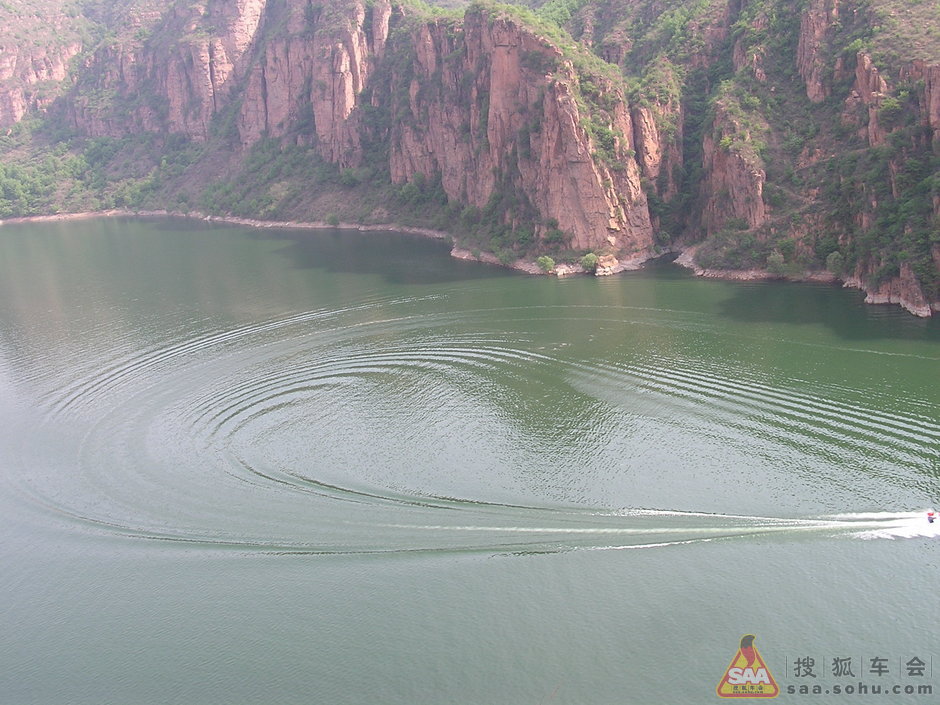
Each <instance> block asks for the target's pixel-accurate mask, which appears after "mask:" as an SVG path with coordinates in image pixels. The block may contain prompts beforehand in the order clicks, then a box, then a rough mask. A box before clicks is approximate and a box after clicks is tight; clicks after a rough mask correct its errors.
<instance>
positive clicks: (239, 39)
mask: <svg viewBox="0 0 940 705" xmlns="http://www.w3.org/2000/svg"><path fill="white" fill-rule="evenodd" d="M265 7H266V0H203V1H202V2H195V3H175V4H174V5H172V6H170V8H169V9H167V10H166V11H165V12H159V11H155V12H151V13H149V14H138V15H136V16H135V21H136V22H137V24H138V27H137V31H136V32H135V33H134V34H133V35H130V36H127V37H124V38H121V39H118V40H115V41H113V42H110V43H107V44H105V45H103V46H101V47H99V48H98V50H97V51H96V52H95V53H94V55H93V56H92V57H91V58H90V60H89V61H88V62H87V65H86V71H84V72H83V75H84V76H85V77H86V81H85V82H84V83H81V84H80V85H79V86H78V90H77V91H76V94H75V95H74V96H73V98H72V100H71V101H70V114H71V116H72V120H73V122H74V123H75V125H76V126H77V127H78V128H79V129H80V130H82V131H84V132H86V133H87V134H90V135H94V136H113V137H116V136H124V135H126V134H134V133H136V132H140V131H152V132H169V133H182V134H186V135H188V136H190V137H191V138H193V139H196V140H200V141H201V140H205V139H206V138H207V137H208V135H209V131H210V125H211V121H212V119H213V116H214V115H215V114H216V113H217V112H218V111H219V110H220V109H222V108H223V106H224V105H225V104H226V103H227V102H228V100H229V99H230V97H231V90H232V84H233V83H234V82H235V81H234V79H237V78H238V76H239V70H240V69H241V68H242V67H243V66H244V65H245V63H246V61H247V58H248V52H249V49H250V48H251V46H252V43H253V42H254V41H255V39H256V37H257V36H258V31H259V28H260V25H261V19H262V15H263V12H264V10H265Z"/></svg>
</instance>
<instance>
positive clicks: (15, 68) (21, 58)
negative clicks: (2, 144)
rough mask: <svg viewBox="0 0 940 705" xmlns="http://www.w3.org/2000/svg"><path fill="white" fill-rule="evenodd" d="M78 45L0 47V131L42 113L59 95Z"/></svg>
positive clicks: (74, 42) (76, 43)
mask: <svg viewBox="0 0 940 705" xmlns="http://www.w3.org/2000/svg"><path fill="white" fill-rule="evenodd" d="M81 50H82V44H81V42H79V41H73V42H68V43H66V44H61V45H58V46H50V47H43V46H23V45H19V46H17V45H13V44H9V45H0V128H7V127H9V126H10V125H13V124H14V123H16V122H19V120H20V119H21V118H22V117H23V116H24V115H26V113H27V112H30V111H36V110H42V109H44V108H45V107H46V106H48V105H49V103H51V102H52V100H53V99H54V98H55V97H56V96H58V95H59V94H60V93H61V89H62V84H63V82H64V81H65V79H66V78H67V76H68V68H69V62H70V61H71V59H72V58H73V57H74V56H77V55H78V54H79V53H80V52H81Z"/></svg>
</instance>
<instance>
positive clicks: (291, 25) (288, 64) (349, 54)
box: [238, 0, 392, 166]
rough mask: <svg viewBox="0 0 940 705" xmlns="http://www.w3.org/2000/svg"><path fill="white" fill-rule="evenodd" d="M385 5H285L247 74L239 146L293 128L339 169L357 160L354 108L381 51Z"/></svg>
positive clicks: (386, 15)
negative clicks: (278, 27) (277, 29)
mask: <svg viewBox="0 0 940 705" xmlns="http://www.w3.org/2000/svg"><path fill="white" fill-rule="evenodd" d="M391 15H392V8H391V5H390V3H389V2H388V0H378V2H376V3H374V5H373V6H372V7H370V8H369V12H367V9H366V6H365V4H364V3H363V2H361V0H353V1H352V2H346V3H342V2H341V3H334V5H333V6H331V7H327V8H321V9H319V10H316V11H311V10H309V9H305V8H304V7H303V6H300V5H292V6H289V8H288V9H287V16H286V17H285V18H281V22H282V26H284V27H285V28H286V31H283V30H282V31H281V32H280V33H279V36H277V37H273V38H271V39H270V40H269V41H268V42H267V43H266V45H265V47H264V48H263V50H262V52H261V54H260V56H259V58H258V60H257V61H256V63H255V64H254V66H253V67H252V70H251V73H250V75H249V76H248V79H247V85H246V88H245V94H244V99H243V101H242V108H241V111H240V113H239V122H238V127H239V135H240V137H241V141H242V144H243V145H249V144H252V143H253V142H255V141H257V140H258V139H259V138H260V137H261V135H263V134H266V135H269V136H271V137H281V136H284V135H285V134H287V133H288V132H291V131H294V132H299V133H300V137H301V138H302V139H307V140H309V141H311V142H313V143H315V144H316V145H317V146H318V148H319V151H320V153H321V155H322V156H323V157H324V158H325V159H327V160H329V161H331V162H334V163H338V164H340V165H342V166H355V165H357V164H358V163H359V162H360V160H361V151H360V134H359V126H358V123H357V121H356V117H357V116H356V115H355V114H354V111H355V109H356V107H358V104H359V103H358V101H359V96H360V94H361V93H362V91H363V89H364V88H365V87H366V86H367V85H368V83H369V79H370V75H371V72H372V69H373V67H374V62H375V58H377V57H381V56H383V55H384V53H385V44H386V41H387V39H388V32H389V21H390V18H391Z"/></svg>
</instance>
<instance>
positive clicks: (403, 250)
mask: <svg viewBox="0 0 940 705" xmlns="http://www.w3.org/2000/svg"><path fill="white" fill-rule="evenodd" d="M253 237H255V238H256V239H261V240H275V241H280V242H284V243H286V244H285V247H284V249H282V250H281V251H280V253H281V254H282V255H283V256H284V257H286V258H287V259H289V260H290V262H291V266H293V267H295V268H299V269H322V270H324V271H328V272H336V273H340V274H376V275H380V276H381V277H382V278H383V279H384V280H385V281H386V282H387V283H389V284H441V283H444V282H454V281H465V280H471V279H490V278H494V277H507V276H514V275H515V276H521V275H520V274H519V273H518V272H513V271H512V270H509V269H503V268H502V267H486V266H480V264H479V263H478V262H465V261H462V260H457V259H454V258H453V257H451V256H450V249H451V246H450V244H448V243H446V242H444V241H442V240H434V239H426V238H424V237H423V236H420V235H413V234H408V233H396V232H389V231H370V232H360V231H358V230H340V229H331V230H286V229H279V230H262V231H259V232H257V233H255V234H254V236H253ZM417 249H420V256H415V251H416V250H417Z"/></svg>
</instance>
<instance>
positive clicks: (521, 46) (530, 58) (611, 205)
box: [390, 12, 653, 255]
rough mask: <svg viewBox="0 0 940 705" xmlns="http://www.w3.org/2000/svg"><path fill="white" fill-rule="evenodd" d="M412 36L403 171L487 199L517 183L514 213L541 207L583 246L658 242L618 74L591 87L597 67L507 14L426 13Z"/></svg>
mask: <svg viewBox="0 0 940 705" xmlns="http://www.w3.org/2000/svg"><path fill="white" fill-rule="evenodd" d="M412 42H413V44H412V46H413V47H414V50H413V62H411V61H407V59H406V61H403V62H401V63H400V64H399V65H398V66H397V67H396V68H395V69H394V70H393V72H392V81H391V84H390V85H391V91H392V94H399V95H403V96H405V95H406V96H407V101H403V102H402V103H401V109H400V110H399V111H397V112H396V113H395V115H394V118H393V120H392V125H393V128H392V134H391V153H390V167H391V173H392V178H393V180H395V181H404V180H408V179H410V178H411V177H412V175H414V174H422V175H424V177H426V178H436V177H437V176H438V175H439V178H440V179H441V183H442V185H443V187H444V190H445V192H446V193H447V195H448V196H449V197H450V198H453V199H458V200H460V201H462V202H465V203H468V204H469V205H471V206H475V207H477V208H481V209H482V208H486V207H487V206H488V205H491V204H493V203H494V202H495V200H496V199H503V197H504V196H505V195H506V193H507V191H508V192H511V193H512V194H513V198H514V201H515V203H514V204H512V205H508V204H505V203H504V212H503V213H502V214H501V217H502V218H503V219H504V222H505V224H506V225H508V226H510V227H513V226H516V225H520V224H521V223H520V222H519V221H520V220H523V219H525V218H526V213H525V211H526V210H527V209H528V210H531V211H532V212H533V214H535V215H536V217H535V218H534V226H535V233H534V235H535V237H536V238H537V239H538V238H540V237H542V236H544V235H546V234H547V232H548V230H550V229H558V230H561V231H562V232H564V233H567V234H570V236H571V238H570V241H569V245H570V246H571V247H573V248H574V249H577V250H613V251H614V252H619V253H627V254H631V255H632V254H635V253H639V252H648V251H649V250H650V248H651V247H652V244H653V240H652V226H651V225H650V219H649V211H648V208H647V205H646V196H645V194H644V193H643V191H642V189H641V188H640V178H639V167H638V166H637V163H636V161H635V159H634V148H633V143H632V140H633V125H632V120H631V117H630V112H629V110H628V106H627V103H626V100H625V98H624V95H623V93H622V91H621V90H620V89H619V88H618V87H617V86H615V85H614V84H613V83H612V82H611V81H609V80H606V79H604V78H603V77H601V76H592V77H590V78H591V88H590V94H589V95H585V91H584V90H583V84H582V83H581V81H583V82H584V83H587V82H588V78H589V77H587V76H583V75H580V76H579V75H578V74H576V72H575V69H574V67H573V65H572V64H571V62H570V61H568V60H566V59H565V58H564V56H563V55H562V53H561V52H560V51H559V50H558V49H556V48H554V47H553V46H551V45H550V44H548V43H547V42H546V41H545V40H544V39H542V38H540V37H539V36H537V35H536V34H534V33H533V32H531V31H529V30H527V29H525V28H524V27H523V26H521V25H520V24H519V23H518V22H516V21H514V20H513V19H511V18H508V17H505V16H502V17H493V16H491V15H488V14H486V13H484V12H475V13H468V15H467V16H466V18H465V20H464V22H463V23H462V24H461V25H460V26H459V27H457V26H455V25H453V24H450V23H443V22H437V23H432V24H423V25H421V26H420V27H418V28H416V29H415V30H414V33H413V35H412ZM598 103H603V105H599V104H598ZM549 222H551V223H552V226H551V227H549V226H548V225H546V224H547V223H549Z"/></svg>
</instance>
